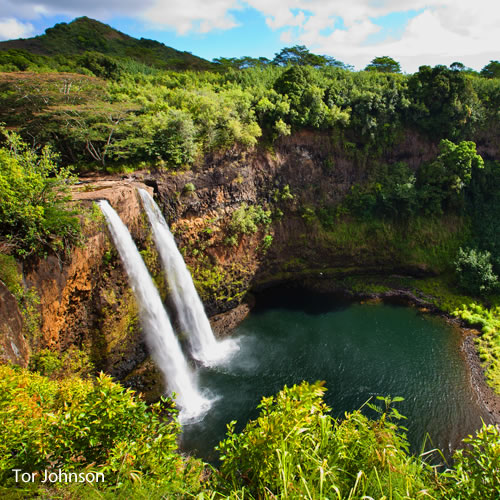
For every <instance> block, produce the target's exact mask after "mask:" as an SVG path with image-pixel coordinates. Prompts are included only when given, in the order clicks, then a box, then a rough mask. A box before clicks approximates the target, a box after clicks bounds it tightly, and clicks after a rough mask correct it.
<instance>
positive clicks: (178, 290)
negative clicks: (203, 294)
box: [139, 189, 236, 365]
mask: <svg viewBox="0 0 500 500" xmlns="http://www.w3.org/2000/svg"><path fill="white" fill-rule="evenodd" d="M139 194H140V195H141V198H142V203H143V205H144V209H145V210H146V214H147V216H148V219H149V222H150V224H151V227H152V229H153V237H154V240H155V243H156V248H157V249H158V252H159V254H160V258H161V260H162V264H163V269H164V271H165V274H166V277H167V281H168V286H169V288H170V294H171V296H172V299H173V301H174V304H175V309H176V311H177V314H178V316H179V323H180V325H181V328H182V333H183V334H185V335H186V336H187V338H188V340H189V343H190V345H191V354H192V355H193V357H195V358H196V359H197V360H198V361H201V362H202V363H203V364H205V365H213V364H216V363H218V362H220V361H222V360H223V359H225V358H226V357H227V356H228V355H229V354H230V353H231V352H232V351H234V349H235V347H236V346H235V343H234V341H233V340H231V339H228V340H225V341H222V342H218V341H217V340H216V339H215V337H214V334H213V332H212V328H211V327H210V322H209V321H208V318H207V315H206V314H205V310H204V309H203V304H202V303H201V300H200V297H199V296H198V293H197V292H196V289H195V287H194V283H193V280H192V279H191V274H190V273H189V271H188V268H187V267H186V264H185V263H184V259H183V258H182V255H181V253H180V252H179V249H178V248H177V245H176V243H175V240H174V237H173V236H172V233H171V232H170V230H169V228H168V225H167V222H166V221H165V218H164V217H163V214H162V213H161V211H160V209H159V208H158V205H157V204H156V203H155V201H154V200H153V198H152V197H151V195H150V194H149V193H148V192H147V191H146V190H145V189H139Z"/></svg>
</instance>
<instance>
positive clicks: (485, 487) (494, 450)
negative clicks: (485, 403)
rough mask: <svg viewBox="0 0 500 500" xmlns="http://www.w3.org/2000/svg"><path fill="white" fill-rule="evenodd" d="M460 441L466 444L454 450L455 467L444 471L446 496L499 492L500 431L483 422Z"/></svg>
mask: <svg viewBox="0 0 500 500" xmlns="http://www.w3.org/2000/svg"><path fill="white" fill-rule="evenodd" d="M463 442H464V444H466V445H467V447H466V448H463V449H461V450H458V451H456V452H455V454H454V456H453V461H454V469H453V470H450V471H447V475H448V477H449V479H450V481H449V486H448V491H447V498H454V499H457V500H462V499H463V500H465V499H469V498H494V497H493V496H492V495H494V492H497V493H498V492H499V491H500V431H499V430H498V428H497V427H496V426H494V425H486V424H485V423H484V422H483V426H482V427H481V429H479V431H477V433H476V436H475V437H472V436H469V437H468V438H466V439H464V440H463Z"/></svg>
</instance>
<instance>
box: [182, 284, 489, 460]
mask: <svg viewBox="0 0 500 500" xmlns="http://www.w3.org/2000/svg"><path fill="white" fill-rule="evenodd" d="M236 336H237V337H240V341H239V342H240V350H239V352H238V353H237V354H236V355H234V357H233V358H232V359H231V360H230V361H229V362H228V364H227V365H225V366H223V367H218V368H217V369H202V370H201V371H200V372H199V383H200V385H201V387H202V389H203V390H204V391H208V392H209V393H210V394H211V395H212V396H215V397H216V398H217V399H216V400H215V401H214V403H213V405H212V407H211V409H210V410H209V412H208V414H207V415H206V416H205V418H204V419H203V420H202V421H201V422H197V423H195V424H190V425H186V426H185V427H184V433H183V438H182V444H181V446H182V448H183V449H184V450H187V451H190V452H193V453H195V454H196V455H198V456H200V457H202V458H205V459H206V460H216V457H217V455H216V453H215V452H213V448H214V446H215V445H217V444H218V442H219V441H220V440H221V439H223V438H224V436H225V431H226V424H227V423H228V422H229V421H231V420H237V421H238V424H239V425H238V426H237V429H241V428H242V427H243V426H244V424H245V423H246V422H247V421H248V420H249V419H251V418H255V417H256V415H257V411H256V410H255V408H256V406H257V404H258V403H259V401H260V399H261V398H262V396H269V395H272V394H275V393H276V392H278V391H279V390H280V389H282V388H283V386H284V385H285V384H287V385H292V384H298V383H300V382H301V381H302V380H307V381H310V382H314V381H316V380H325V381H326V387H327V389H328V391H327V393H326V402H327V404H328V405H329V406H330V407H331V408H332V412H333V415H334V416H342V415H343V414H344V412H345V411H351V410H355V409H358V408H359V407H361V405H363V403H364V402H365V401H367V400H368V399H369V398H370V397H371V396H372V397H374V396H377V395H383V396H386V395H391V396H402V397H404V398H405V401H404V402H402V403H398V405H397V408H398V410H399V411H400V412H401V413H402V414H403V415H406V416H407V417H408V420H406V421H404V422H403V425H405V426H406V427H407V428H408V437H409V439H410V442H411V444H412V448H413V450H414V451H419V450H420V448H421V445H422V443H423V441H424V438H425V434H426V432H427V433H429V435H430V437H431V439H432V443H433V445H434V447H439V448H440V449H441V450H443V451H444V452H445V455H447V456H449V454H450V451H451V450H452V449H454V448H455V447H456V446H457V445H458V444H459V442H460V440H461V439H462V438H463V437H465V436H466V435H467V434H469V433H472V432H473V431H474V430H475V429H477V428H478V427H479V426H480V425H481V420H480V418H481V416H482V417H483V418H484V419H486V415H484V414H482V413H481V411H480V409H479V407H478V403H477V395H476V393H475V392H474V391H473V389H472V387H471V385H470V380H469V373H468V368H467V366H466V364H465V360H464V358H463V355H462V354H461V351H460V346H461V337H460V333H459V332H458V331H456V330H454V329H452V328H451V327H450V326H448V325H447V324H446V323H445V322H444V321H443V320H442V319H440V318H436V317H431V316H429V315H422V314H421V313H419V312H418V311H417V310H415V309H412V308H408V307H400V306H391V305H383V304H377V305H372V304H370V305H368V304H366V305H362V304H339V302H338V301H337V300H336V299H334V297H333V296H330V295H319V294H311V293H309V292H304V291H302V290H296V289H295V290H294V289H274V290H270V291H267V292H266V293H265V294H263V295H261V296H260V297H258V299H257V308H256V309H254V311H252V313H251V314H250V316H249V317H248V318H247V319H246V320H245V321H244V322H243V323H242V324H241V325H240V326H239V327H238V329H237V331H236ZM370 411H371V410H369V409H367V412H370ZM429 447H430V445H429V446H427V448H429Z"/></svg>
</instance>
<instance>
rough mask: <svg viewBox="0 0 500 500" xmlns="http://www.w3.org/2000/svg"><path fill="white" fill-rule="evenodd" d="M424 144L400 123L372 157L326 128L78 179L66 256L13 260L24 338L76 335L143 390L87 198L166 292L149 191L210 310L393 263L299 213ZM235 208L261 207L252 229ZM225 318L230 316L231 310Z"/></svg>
mask: <svg viewBox="0 0 500 500" xmlns="http://www.w3.org/2000/svg"><path fill="white" fill-rule="evenodd" d="M436 151H437V149H436V145H433V144H429V143H427V142H425V141H423V140H422V139H420V138H418V137H416V136H414V135H412V134H409V133H408V134H403V135H402V136H401V137H400V139H399V141H398V143H397V144H396V145H395V147H394V148H392V149H391V150H390V151H381V152H379V153H378V158H375V160H373V155H372V156H371V157H370V156H368V155H367V154H365V153H364V152H363V151H360V150H358V149H356V148H355V147H354V145H349V144H347V143H345V142H343V141H341V140H340V139H335V138H332V137H331V136H330V135H328V134H319V133H317V132H316V133H309V132H302V133H300V134H295V135H293V136H291V137H287V138H284V139H283V140H281V141H280V142H279V143H278V144H276V145H275V147H274V150H272V151H268V150H265V149H258V150H255V151H253V152H244V151H240V150H238V149H234V150H233V151H230V152H228V153H225V154H224V155H214V156H212V157H210V158H206V159H205V162H204V163H203V165H200V166H199V167H198V168H196V169H193V170H192V171H184V172H179V173H174V174H171V173H170V174H169V173H164V172H152V173H147V172H143V173H140V172H138V173H136V174H134V176H133V177H131V178H130V179H128V180H123V179H119V178H102V177H101V178H89V179H84V180H82V182H83V183H82V184H81V185H80V186H79V187H78V188H77V189H76V190H75V192H74V200H75V201H74V202H75V203H80V204H81V205H82V207H84V209H85V210H84V212H85V211H86V212H85V213H86V215H83V216H82V217H83V218H84V219H85V220H84V227H85V230H84V233H85V241H84V242H83V244H82V246H79V247H76V248H74V249H73V251H72V252H71V255H70V256H69V257H68V258H67V259H66V260H59V259H58V258H57V257H56V256H49V257H48V258H46V259H43V260H38V261H34V262H30V263H29V264H25V265H24V268H23V277H24V281H25V284H26V287H28V288H31V289H33V290H36V292H37V293H38V296H39V299H40V317H41V324H40V335H39V337H38V338H37V339H35V340H33V341H32V342H31V343H32V348H34V349H39V348H41V347H50V348H51V349H53V350H56V351H65V350H67V349H68V347H69V346H70V345H76V346H77V347H78V348H80V349H82V350H84V351H86V352H88V353H90V357H91V359H92V361H93V362H94V365H95V367H96V369H102V370H105V371H107V372H108V373H111V374H112V375H114V376H116V377H117V378H120V379H127V380H129V382H130V383H131V384H132V385H134V386H136V387H139V388H141V389H144V390H147V389H148V387H147V383H145V382H144V380H145V379H147V377H144V376H143V375H144V373H145V370H146V371H149V372H150V370H149V369H145V368H144V367H145V366H146V367H147V366H148V364H147V363H148V362H147V352H146V349H145V346H144V342H143V339H142V336H141V333H140V327H139V324H138V318H137V306H136V304H135V300H134V298H133V295H132V293H131V291H130V288H129V286H128V282H127V278H126V275H125V273H124V271H123V267H122V265H121V262H120V259H119V257H118V255H117V253H116V251H115V250H114V246H113V244H112V242H111V241H110V238H109V236H108V232H107V228H106V225H105V222H104V220H103V218H102V217H100V216H99V211H98V210H95V207H94V209H93V210H92V202H93V200H97V199H107V200H108V201H109V202H110V203H111V205H112V206H113V207H114V208H115V209H116V210H117V212H118V213H119V215H120V217H121V218H122V220H123V221H124V222H125V224H126V225H127V226H128V227H129V229H130V231H131V233H132V235H133V237H134V239H135V240H136V242H137V243H138V245H139V247H140V248H141V249H142V251H143V256H144V258H145V261H146V263H147V265H148V267H149V268H150V271H151V273H152V275H153V276H154V277H155V279H156V281H157V283H158V285H159V287H160V290H162V292H163V293H164V295H165V296H166V294H167V293H166V292H167V290H166V287H165V285H164V281H163V278H162V273H161V270H160V266H159V264H158V258H157V254H156V251H155V249H154V245H153V244H152V240H151V234H150V232H149V229H148V225H147V223H146V222H145V219H144V216H143V211H142V208H141V205H140V201H139V198H138V195H137V193H136V188H137V187H138V186H140V187H147V188H148V189H149V190H150V192H151V193H153V192H154V196H155V198H156V199H157V201H158V203H159V204H160V206H161V207H162V208H163V210H164V213H165V215H166V218H167V219H168V220H169V222H170V224H171V228H172V231H173V232H174V235H175V236H176V239H177V240H178V243H179V246H180V248H181V250H182V251H183V253H184V256H185V259H186V261H187V263H188V265H189V266H190V268H191V270H192V273H193V276H194V278H195V281H196V283H197V286H198V288H199V290H200V292H201V296H202V299H203V300H204V302H205V305H206V309H207V311H208V312H209V314H210V315H211V316H214V315H216V314H220V313H222V312H225V311H229V310H231V309H233V308H234V307H235V306H237V305H238V304H240V302H241V300H242V299H243V297H244V296H245V294H246V292H247V291H248V290H249V289H250V288H251V287H252V286H257V285H259V284H260V285H262V284H265V283H269V282H273V281H275V280H277V279H280V277H281V279H290V278H293V276H294V275H296V274H297V273H306V274H307V273H308V274H311V273H315V272H323V271H325V270H327V269H328V270H330V271H331V270H332V269H334V270H335V269H337V270H343V271H345V270H346V269H347V270H353V269H365V270H366V269H371V268H372V269H379V270H380V269H383V270H384V272H385V271H387V269H393V270H394V269H398V266H399V265H400V264H401V263H398V262H394V261H393V260H392V256H391V255H390V254H386V255H382V256H381V255H375V254H369V253H367V252H366V251H364V250H365V249H363V248H362V247H360V248H355V249H350V250H349V251H345V246H344V247H343V246H342V245H340V244H337V243H338V242H336V240H335V237H330V239H328V238H325V237H324V235H323V234H322V232H321V231H320V228H319V227H318V226H317V224H318V223H317V221H312V222H311V217H309V215H310V211H311V210H316V211H317V210H319V209H321V208H322V207H332V206H334V205H336V204H337V203H338V202H339V201H341V200H342V199H343V198H344V197H345V195H346V193H348V192H349V190H350V189H351V186H352V185H353V184H354V183H357V182H362V181H363V179H364V176H365V175H366V171H367V168H366V167H367V162H369V161H385V162H394V161H406V162H407V163H408V164H409V166H410V167H412V168H417V167H418V165H419V164H420V163H421V162H422V161H425V160H428V159H431V158H433V157H434V156H435V154H436ZM369 158H372V159H369ZM287 186H288V187H287ZM245 206H247V207H251V206H253V207H259V208H260V209H262V213H267V214H268V215H266V217H267V221H264V222H263V221H262V220H257V219H256V220H255V221H254V222H255V228H254V229H255V230H249V231H243V230H238V227H240V226H241V227H244V226H243V225H241V224H240V226H238V224H237V222H238V221H236V222H235V211H236V210H240V211H241V208H242V207H245ZM308 210H309V211H308ZM241 213H244V215H245V213H246V212H245V211H244V210H243V211H242V212H241ZM248 213H250V212H248ZM248 213H246V214H247V215H248ZM92 214H93V215H92ZM250 215H251V214H250ZM250 215H248V217H250ZM250 218H251V217H250ZM241 227H240V229H241ZM344 236H345V235H344ZM347 236H349V235H347ZM332 238H333V239H332ZM415 271H416V272H419V270H418V269H415ZM420 271H421V270H420ZM410 272H411V269H410ZM0 292H1V290H0ZM2 293H3V292H2ZM1 297H2V302H0V325H1V328H2V329H3V330H2V331H5V332H7V333H5V334H4V335H3V336H2V339H3V341H2V342H3V344H2V345H3V348H4V352H8V354H7V357H9V359H11V360H13V361H15V362H19V363H25V362H26V360H27V357H28V354H27V352H28V348H27V345H25V344H26V343H25V344H23V340H22V338H20V337H19V331H20V329H19V328H20V327H19V321H21V323H22V319H21V318H20V316H19V315H16V314H13V315H12V317H11V318H9V317H8V314H7V315H6V314H5V313H3V314H2V308H3V310H5V308H9V307H11V308H12V309H15V308H14V307H13V305H12V304H13V303H12V300H11V299H10V298H9V297H8V294H7V295H5V294H3V295H1ZM9 304H11V305H10V306H9ZM242 314H244V312H243V313H242ZM233 316H234V317H235V320H237V319H239V317H238V314H237V313H233ZM216 323H217V324H218V325H219V326H218V327H217V329H218V330H225V329H227V328H229V327H230V325H231V322H229V324H228V323H227V322H226V321H224V320H221V317H220V316H217V320H216ZM221 325H222V326H221ZM16 332H17V333H16ZM9 342H12V345H16V348H17V351H16V349H14V348H13V347H10V351H9V347H8V345H10V344H9ZM138 374H140V375H141V376H139V375H138ZM145 384H146V385H145ZM150 385H154V383H153V382H151V384H150Z"/></svg>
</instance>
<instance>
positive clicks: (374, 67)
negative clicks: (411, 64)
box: [365, 56, 401, 73]
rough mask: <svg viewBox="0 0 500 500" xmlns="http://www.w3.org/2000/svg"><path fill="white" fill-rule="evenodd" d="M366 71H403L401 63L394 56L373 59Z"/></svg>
mask: <svg viewBox="0 0 500 500" xmlns="http://www.w3.org/2000/svg"><path fill="white" fill-rule="evenodd" d="M365 71H379V72H381V73H401V66H400V64H399V63H398V62H397V61H395V60H394V59H393V58H392V57H389V56H381V57H375V59H372V61H371V63H370V64H368V66H367V67H366V68H365Z"/></svg>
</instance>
